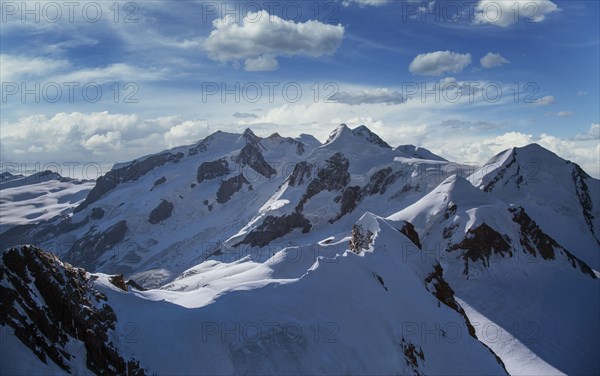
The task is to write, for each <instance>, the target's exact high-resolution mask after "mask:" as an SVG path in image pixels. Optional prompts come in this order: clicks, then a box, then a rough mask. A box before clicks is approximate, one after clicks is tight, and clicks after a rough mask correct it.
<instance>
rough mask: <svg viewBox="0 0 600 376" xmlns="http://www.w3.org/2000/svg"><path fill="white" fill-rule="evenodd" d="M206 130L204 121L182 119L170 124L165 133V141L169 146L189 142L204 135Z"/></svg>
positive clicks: (206, 124) (197, 139)
mask: <svg viewBox="0 0 600 376" xmlns="http://www.w3.org/2000/svg"><path fill="white" fill-rule="evenodd" d="M208 130H209V129H208V123H207V122H206V121H184V122H183V123H181V124H177V125H175V126H172V127H171V128H170V129H169V130H168V131H167V132H166V133H165V141H166V142H167V145H168V146H169V147H170V148H173V147H175V146H181V145H186V144H191V143H193V142H196V141H199V140H200V139H201V138H202V136H206V134H207V133H208Z"/></svg>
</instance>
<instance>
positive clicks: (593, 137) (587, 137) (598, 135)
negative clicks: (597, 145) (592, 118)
mask: <svg viewBox="0 0 600 376" xmlns="http://www.w3.org/2000/svg"><path fill="white" fill-rule="evenodd" d="M575 140H577V141H600V124H592V125H591V126H590V129H589V130H588V131H587V133H580V134H578V135H577V136H575Z"/></svg>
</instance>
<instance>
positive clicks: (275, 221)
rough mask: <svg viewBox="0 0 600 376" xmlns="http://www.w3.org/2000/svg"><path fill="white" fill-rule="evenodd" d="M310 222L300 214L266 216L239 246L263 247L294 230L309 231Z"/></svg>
mask: <svg viewBox="0 0 600 376" xmlns="http://www.w3.org/2000/svg"><path fill="white" fill-rule="evenodd" d="M310 227H311V225H310V221H309V220H308V219H306V218H304V216H303V215H302V214H300V213H292V214H289V215H284V216H282V217H273V216H268V217H266V218H265V220H264V221H263V223H262V224H261V225H260V226H258V227H257V228H256V229H255V230H253V231H252V232H250V233H249V234H248V235H246V237H245V238H244V240H242V241H241V242H240V244H249V245H251V246H253V247H254V246H258V247H264V246H265V245H267V244H269V243H270V242H271V241H272V240H275V239H277V238H280V237H282V236H284V235H286V234H288V233H290V232H291V231H292V230H294V229H296V228H300V229H302V232H303V233H307V232H309V231H310Z"/></svg>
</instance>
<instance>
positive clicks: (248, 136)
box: [242, 128, 261, 146]
mask: <svg viewBox="0 0 600 376" xmlns="http://www.w3.org/2000/svg"><path fill="white" fill-rule="evenodd" d="M242 138H243V139H244V140H245V141H246V143H248V144H252V145H255V146H257V145H258V144H260V141H261V138H260V137H258V136H257V135H256V134H254V132H252V129H250V128H246V130H245V131H244V133H242Z"/></svg>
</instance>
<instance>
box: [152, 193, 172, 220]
mask: <svg viewBox="0 0 600 376" xmlns="http://www.w3.org/2000/svg"><path fill="white" fill-rule="evenodd" d="M173 207H174V206H173V203H171V202H169V201H167V200H165V199H164V198H163V199H162V200H160V204H158V206H157V207H155V208H154V209H152V211H151V212H150V216H149V217H148V222H150V223H152V224H153V225H156V224H158V223H160V222H162V221H165V220H167V219H168V218H170V217H171V215H172V214H173Z"/></svg>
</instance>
